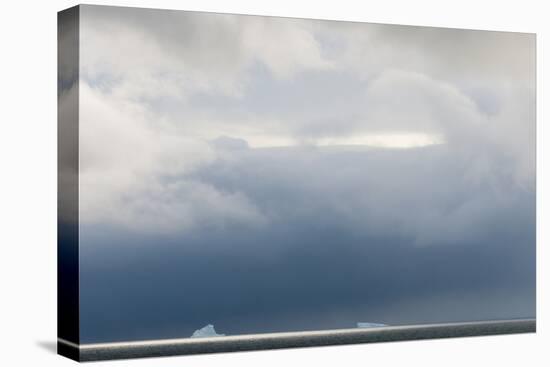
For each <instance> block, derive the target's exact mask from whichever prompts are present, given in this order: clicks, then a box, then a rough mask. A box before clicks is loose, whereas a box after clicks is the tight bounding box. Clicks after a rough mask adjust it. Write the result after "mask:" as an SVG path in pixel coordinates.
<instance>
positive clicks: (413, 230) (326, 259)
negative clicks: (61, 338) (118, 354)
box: [81, 139, 534, 342]
mask: <svg viewBox="0 0 550 367" xmlns="http://www.w3.org/2000/svg"><path fill="white" fill-rule="evenodd" d="M228 141H229V139H225V143H227V142H228ZM229 145H230V146H231V147H234V146H233V144H229ZM225 146H227V144H226V145H225ZM445 149H446V148H443V147H432V148H424V149H417V150H413V151H408V152H395V151H385V150H370V151H347V152H342V151H338V150H336V151H332V150H327V151H322V152H315V151H307V150H306V151H296V150H295V149H288V148H286V149H260V150H247V149H243V147H242V145H240V146H239V147H238V151H239V152H240V153H241V154H242V156H241V157H240V159H239V160H236V161H235V160H231V161H218V162H216V163H215V164H212V165H211V166H208V167H204V168H203V169H200V170H198V171H196V172H195V173H194V174H193V176H192V177H193V179H194V180H200V181H202V182H204V183H208V184H210V185H214V186H215V187H216V188H218V189H219V190H222V191H223V190H225V191H229V192H231V191H240V192H244V193H245V194H246V195H247V196H248V197H250V198H252V200H253V201H254V202H256V203H257V204H258V206H259V208H260V209H261V210H263V211H264V214H266V215H267V216H268V217H269V218H270V219H271V223H272V225H271V226H270V227H269V228H266V229H261V230H250V229H249V228H243V227H239V225H231V224H228V225H227V226H226V227H224V228H221V229H220V228H216V229H205V230H203V231H194V232H192V233H188V234H183V235H173V234H172V235H164V236H159V235H143V234H141V235H139V236H136V235H135V234H132V233H129V232H124V231H120V230H118V229H114V230H106V229H105V228H103V229H101V228H88V227H84V228H83V230H84V231H85V233H87V236H86V238H84V239H83V241H84V242H83V246H82V251H83V252H82V256H81V259H82V264H81V265H82V268H81V272H82V282H83V283H82V293H81V294H82V297H83V298H82V301H83V302H82V306H81V307H82V308H81V311H82V315H83V319H82V320H83V326H84V327H83V336H82V337H83V339H84V340H85V341H87V342H93V341H104V340H126V339H144V338H163V337H186V336H189V335H191V333H192V332H193V331H194V330H196V329H198V328H200V327H202V326H204V325H206V324H209V323H211V324H214V325H216V329H217V330H219V332H221V333H225V334H229V335H231V334H243V333H258V332H272V331H273V332H276V331H290V330H316V329H330V328H347V327H354V325H355V324H356V322H360V321H367V322H369V321H370V322H382V323H387V324H394V325H395V324H407V323H424V322H426V323H429V322H448V321H464V320H478V319H497V318H514V317H530V316H533V315H534V297H533V295H534V267H533V264H534V247H533V246H531V244H532V243H533V241H534V221H533V215H534V196H533V194H532V193H529V192H524V191H522V190H521V189H519V188H518V187H514V186H513V185H504V187H500V188H495V187H491V186H484V185H481V186H479V185H477V184H475V183H473V184H471V185H466V186H464V183H463V182H461V176H462V175H463V174H464V166H463V164H464V162H454V164H450V165H449V164H447V162H448V160H447V159H446V154H448V152H446V151H445ZM289 156H291V157H292V158H293V159H292V161H290V159H289ZM389 163H391V164H392V169H389V170H388V169H383V167H387V165H388V164H389ZM404 181H406V183H407V184H406V185H404ZM494 190H497V191H498V190H504V192H500V193H498V192H495V191H494ZM503 197H505V199H504V198H503ZM470 200H472V201H479V203H478V205H477V207H476V210H474V211H470V212H467V214H468V215H467V216H461V215H454V214H453V212H454V211H459V210H460V207H461V203H464V202H468V201H470ZM501 200H504V201H505V203H506V205H505V204H503V203H500V201H501ZM365 203H367V204H365ZM432 211H435V213H436V215H432V213H431V212H432ZM425 217H428V218H429V221H430V222H429V223H424V222H423V221H424V220H428V219H424V218H425ZM460 221H465V222H464V223H460ZM409 222H411V223H413V224H412V227H407V224H408V223H409ZM415 223H416V225H417V227H414V226H415ZM418 223H419V224H418ZM457 228H458V229H457ZM459 229H460V230H461V231H462V230H464V231H463V232H457V231H458V230H459ZM158 243H162V244H163V245H162V246H158ZM91 244H94V245H93V246H92V245H91ZM130 249H131V250H130ZM427 308H431V309H432V310H433V312H428V311H427Z"/></svg>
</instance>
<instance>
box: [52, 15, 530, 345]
mask: <svg viewBox="0 0 550 367" xmlns="http://www.w3.org/2000/svg"><path fill="white" fill-rule="evenodd" d="M79 78H80V80H79V81H80V83H79V90H78V93H79V108H80V111H79V113H80V126H79V128H80V131H79V133H80V141H79V149H80V172H79V179H80V198H79V220H80V260H81V270H80V271H81V273H80V281H81V290H80V292H81V304H80V307H81V309H80V310H81V341H82V342H104V341H115V340H137V339H151V338H172V337H188V336H191V334H192V333H193V332H194V331H195V330H197V329H200V328H202V327H204V326H205V325H208V324H213V325H214V326H215V328H216V331H217V332H219V333H223V334H226V335H235V334H250V333H262V332H276V331H297V330H322V329H337V328H350V327H355V325H356V324H357V322H374V323H384V324H390V325H401V324H415V323H431V322H450V321H472V320H489V319H506V318H519V317H534V315H535V38H534V35H532V34H520V33H505V32H486V31H469V30H455V29H441V28H428V27H405V26H397V25H378V24H366V23H350V22H330V21H316V20H301V19H289V18H271V17H254V16H236V15H223V14H212V13H196V12H182V11H160V10H145V9H131V8H116V7H99V6H82V7H81V20H80V70H79ZM74 93H76V92H74ZM74 93H73V94H74ZM66 94H67V97H66V98H67V100H70V98H71V97H70V96H71V92H70V91H68V92H67V93H66ZM73 98H74V96H73ZM60 110H62V108H60Z"/></svg>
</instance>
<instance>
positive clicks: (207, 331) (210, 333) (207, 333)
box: [191, 324, 225, 338]
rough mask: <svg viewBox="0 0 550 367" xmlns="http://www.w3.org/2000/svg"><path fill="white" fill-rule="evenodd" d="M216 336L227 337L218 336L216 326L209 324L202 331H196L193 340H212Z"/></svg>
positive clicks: (192, 336)
mask: <svg viewBox="0 0 550 367" xmlns="http://www.w3.org/2000/svg"><path fill="white" fill-rule="evenodd" d="M215 336H225V334H218V333H217V332H216V329H214V325H212V324H208V325H206V326H205V327H203V328H202V329H198V330H195V332H194V333H193V335H191V338H211V337H215Z"/></svg>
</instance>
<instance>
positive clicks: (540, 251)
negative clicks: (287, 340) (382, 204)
mask: <svg viewBox="0 0 550 367" xmlns="http://www.w3.org/2000/svg"><path fill="white" fill-rule="evenodd" d="M93 3H96V4H108V5H129V6H142V7H161V8H173V9H187V10H205V11H219V12H232V13H245V14H262V15H281V16H292V17H306V18H321V19H338V20H354V21H368V22H378V23H397V24H413V25H430V26H443V27H459V28H475V29H491V30H507V31H523V32H536V33H537V34H538V36H537V52H538V71H537V73H538V83H539V84H538V95H537V101H538V103H537V105H538V107H537V109H538V115H537V116H538V117H537V120H538V123H537V131H538V134H537V160H538V162H537V164H538V165H537V169H538V178H537V179H538V181H537V183H538V198H537V199H538V200H537V206H538V224H537V227H538V228H537V230H538V241H537V242H538V247H537V262H538V266H537V273H538V287H537V292H538V300H537V310H538V312H537V319H538V332H537V334H536V335H534V334H529V335H514V336H496V337H476V338H462V339H451V340H433V341H419V342H397V343H384V344H370V345H353V346H343V347H324V348H309V349H293V350H282V351H267V352H247V353H230V354H218V355H203V356H187V357H172V358H157V359H144V360H132V361H119V362H100V363H99V364H97V365H101V366H104V365H105V366H107V365H113V366H126V365H133V366H150V365H155V366H207V365H208V366H210V365H219V366H222V365H223V366H255V367H256V366H278V365H285V364H286V365H319V366H334V365H342V364H345V365H356V366H359V365H365V364H367V363H368V364H369V365H384V366H388V365H389V366H393V365H412V366H415V365H421V366H423V367H428V366H438V367H439V366H441V365H445V366H466V365H472V366H484V365H485V366H489V365H490V366H518V365H526V366H545V365H546V366H547V365H548V363H550V352H549V351H548V350H549V349H548V348H549V347H548V346H547V345H546V344H548V345H550V317H549V316H548V311H550V304H549V293H550V292H549V287H548V279H550V274H549V269H548V266H549V265H550V262H549V260H550V259H549V250H548V240H549V230H548V221H549V215H548V210H549V207H548V190H546V191H544V190H543V188H544V187H549V183H550V179H549V172H548V165H547V164H546V165H545V163H548V159H545V154H546V156H548V154H549V151H550V150H549V148H548V145H546V147H545V146H544V142H545V143H546V144H550V138H549V137H548V134H549V132H550V129H548V128H545V127H544V126H543V120H544V117H543V115H542V110H543V108H544V107H547V106H548V100H546V101H545V99H544V90H543V88H544V86H547V85H550V84H549V83H548V75H550V72H548V71H547V70H548V69H547V67H548V66H549V63H548V60H549V55H548V54H549V50H550V43H549V40H550V33H549V24H550V22H548V13H549V12H548V10H546V9H545V6H544V5H545V2H544V1H540V0H539V1H531V0H523V1H514V2H505V1H488V0H486V1H480V0H453V1H441V0H440V1H437V0H415V1H406V0H402V1H399V0H384V1H377V2H375V1H371V2H368V1H352V0H338V1H331V2H326V3H322V2H318V1H305V0H269V1H258V0H256V1H254V0H249V1H247V0H231V1H223V0H193V1H191V0H182V1H168V0H158V1H152V0H143V1H93ZM75 4H77V3H76V2H73V1H61V0H56V1H53V0H51V1H15V0H12V1H4V2H3V3H2V9H1V12H0V17H1V21H0V27H1V32H0V40H1V42H0V63H1V64H0V65H1V67H0V91H1V99H0V114H1V118H0V249H1V251H0V272H1V276H0V365H2V366H18V365H25V366H57V365H59V366H64V365H71V364H72V363H74V362H71V361H69V360H67V359H64V358H62V357H59V356H57V355H56V354H55V353H54V350H55V340H56V272H55V271H56V108H57V102H56V12H57V11H58V10H61V9H64V8H66V7H69V6H72V5H75ZM545 15H546V17H545ZM543 69H544V70H543ZM545 102H546V103H545ZM543 165H544V166H543ZM545 224H546V228H545Z"/></svg>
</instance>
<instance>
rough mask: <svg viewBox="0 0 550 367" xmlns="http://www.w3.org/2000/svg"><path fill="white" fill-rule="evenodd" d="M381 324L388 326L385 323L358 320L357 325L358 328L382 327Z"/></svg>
mask: <svg viewBox="0 0 550 367" xmlns="http://www.w3.org/2000/svg"><path fill="white" fill-rule="evenodd" d="M382 326H388V325H386V324H376V323H374V322H358V323H357V327H358V328H373V327H382Z"/></svg>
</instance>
